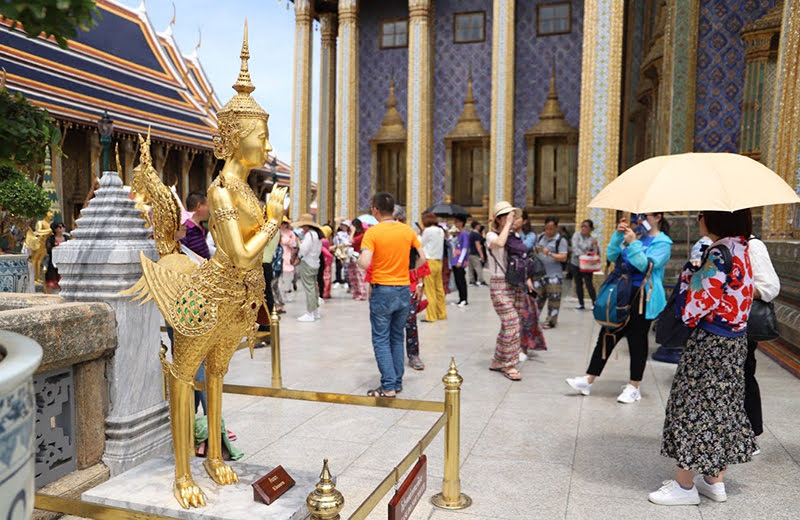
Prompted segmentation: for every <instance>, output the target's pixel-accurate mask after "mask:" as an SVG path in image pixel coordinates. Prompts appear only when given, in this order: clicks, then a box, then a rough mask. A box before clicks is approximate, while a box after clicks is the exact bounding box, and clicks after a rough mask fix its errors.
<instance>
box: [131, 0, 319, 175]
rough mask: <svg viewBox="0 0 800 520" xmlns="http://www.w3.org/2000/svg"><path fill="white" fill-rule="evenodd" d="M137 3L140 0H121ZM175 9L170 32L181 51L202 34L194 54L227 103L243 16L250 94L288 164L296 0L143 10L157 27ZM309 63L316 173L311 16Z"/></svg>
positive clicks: (163, 0) (155, 5)
mask: <svg viewBox="0 0 800 520" xmlns="http://www.w3.org/2000/svg"><path fill="white" fill-rule="evenodd" d="M121 1H122V3H124V4H126V5H128V6H131V7H137V6H138V5H139V4H140V0H121ZM173 1H174V5H175V10H176V12H177V16H176V21H175V25H174V26H173V27H172V32H173V35H174V37H175V41H176V42H177V43H178V46H179V47H180V50H181V52H182V53H183V54H191V53H192V51H193V50H194V48H195V46H196V45H197V41H198V29H200V30H202V34H203V40H202V45H201V46H200V50H199V51H198V56H199V57H200V62H201V63H202V64H203V68H204V69H205V71H206V74H207V75H208V77H209V79H210V80H211V83H213V85H214V90H215V91H216V94H217V97H218V98H219V100H220V101H221V102H222V104H225V103H226V102H227V101H228V100H229V99H230V98H231V96H233V94H234V91H233V89H232V88H231V85H233V83H234V82H235V81H236V77H237V75H238V72H239V63H240V61H239V51H240V50H241V46H242V32H243V28H244V19H245V17H247V24H248V32H249V40H250V76H251V77H252V80H253V84H254V85H255V86H256V90H255V92H253V97H254V98H255V99H256V101H258V103H259V104H260V105H261V106H262V107H263V108H264V110H266V111H267V112H268V113H269V129H270V142H271V143H272V146H273V148H274V149H275V150H276V152H277V153H278V157H279V158H280V159H281V160H282V161H284V162H286V163H290V164H291V135H292V79H293V72H294V5H293V4H291V3H290V2H289V0H172V1H171V0H147V3H146V6H147V14H148V16H149V17H150V22H151V23H152V24H153V26H154V27H155V29H156V31H157V32H162V31H163V30H164V29H166V28H167V26H168V25H169V22H170V20H171V19H172V14H173V7H172V6H173ZM287 5H288V6H289V9H287ZM313 34H314V51H313V52H314V57H313V64H312V69H311V70H312V77H313V78H314V79H313V97H312V105H313V106H312V112H311V114H312V133H311V139H312V154H311V161H312V168H311V177H312V179H313V180H315V181H316V179H317V154H316V150H317V137H318V136H317V132H318V113H317V106H318V103H319V89H318V86H319V30H318V24H317V23H316V22H314V33H313Z"/></svg>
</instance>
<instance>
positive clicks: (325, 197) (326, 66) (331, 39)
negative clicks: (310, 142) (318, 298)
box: [317, 13, 336, 222]
mask: <svg viewBox="0 0 800 520" xmlns="http://www.w3.org/2000/svg"><path fill="white" fill-rule="evenodd" d="M319 20H320V26H321V27H320V33H321V35H320V36H321V38H320V40H321V41H320V48H321V50H320V57H319V77H320V86H319V156H318V159H317V163H318V168H319V169H318V176H317V177H318V179H319V184H318V188H317V215H318V217H317V220H318V222H333V220H334V217H335V215H334V213H335V209H334V197H333V193H334V190H335V187H336V185H335V181H334V171H335V170H336V13H323V14H320V15H319Z"/></svg>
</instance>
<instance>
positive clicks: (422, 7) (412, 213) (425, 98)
mask: <svg viewBox="0 0 800 520" xmlns="http://www.w3.org/2000/svg"><path fill="white" fill-rule="evenodd" d="M430 22H431V0H409V2H408V141H407V148H406V150H407V152H406V153H407V156H406V157H407V158H406V187H407V188H406V193H407V200H406V201H403V202H404V203H405V204H406V209H407V210H408V219H409V222H413V221H415V220H417V219H419V216H420V214H422V212H423V211H424V210H425V209H426V208H427V207H428V206H429V205H430V202H431V191H432V175H431V171H432V168H433V153H432V152H433V105H432V104H431V97H430V96H431V95H432V94H433V93H432V92H431V89H430V85H431V82H432V79H433V59H432V57H431V55H430V53H431V36H430V34H431V26H430Z"/></svg>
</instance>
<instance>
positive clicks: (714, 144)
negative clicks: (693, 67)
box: [694, 0, 775, 152]
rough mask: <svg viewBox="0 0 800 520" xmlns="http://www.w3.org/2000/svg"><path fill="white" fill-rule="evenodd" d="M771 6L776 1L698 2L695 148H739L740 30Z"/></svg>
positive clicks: (740, 109)
mask: <svg viewBox="0 0 800 520" xmlns="http://www.w3.org/2000/svg"><path fill="white" fill-rule="evenodd" d="M774 4H775V2H774V0H727V1H723V0H701V2H700V22H699V25H698V54H697V104H696V112H695V136H694V147H695V151H698V152H738V150H739V137H740V133H741V120H742V99H743V96H744V73H745V62H744V45H743V44H742V37H741V34H740V31H741V30H742V27H743V26H744V25H746V24H748V23H750V22H752V21H754V20H756V19H758V18H759V17H761V16H762V15H763V14H764V13H766V12H767V10H769V9H770V8H771V7H773V6H774Z"/></svg>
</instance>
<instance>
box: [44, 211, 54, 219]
mask: <svg viewBox="0 0 800 520" xmlns="http://www.w3.org/2000/svg"><path fill="white" fill-rule="evenodd" d="M54 216H55V213H53V210H52V209H51V210H48V211H47V214H45V216H44V219H45V220H46V221H47V222H50V221H51V220H53V217H54Z"/></svg>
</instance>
